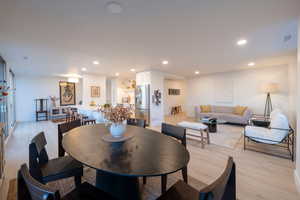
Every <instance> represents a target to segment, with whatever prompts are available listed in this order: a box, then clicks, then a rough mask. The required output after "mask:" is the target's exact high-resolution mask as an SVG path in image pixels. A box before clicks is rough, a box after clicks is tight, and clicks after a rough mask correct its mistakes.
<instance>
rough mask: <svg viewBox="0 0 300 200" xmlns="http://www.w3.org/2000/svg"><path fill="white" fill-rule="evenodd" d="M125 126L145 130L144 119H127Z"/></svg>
mask: <svg viewBox="0 0 300 200" xmlns="http://www.w3.org/2000/svg"><path fill="white" fill-rule="evenodd" d="M127 124H128V125H132V126H139V127H142V128H146V120H144V119H136V118H129V119H127Z"/></svg>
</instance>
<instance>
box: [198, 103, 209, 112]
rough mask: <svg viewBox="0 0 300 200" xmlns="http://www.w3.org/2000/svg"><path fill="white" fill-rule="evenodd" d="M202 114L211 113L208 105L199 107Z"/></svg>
mask: <svg viewBox="0 0 300 200" xmlns="http://www.w3.org/2000/svg"><path fill="white" fill-rule="evenodd" d="M200 109H201V112H202V113H209V112H211V106H210V105H202V106H200Z"/></svg>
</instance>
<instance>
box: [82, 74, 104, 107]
mask: <svg viewBox="0 0 300 200" xmlns="http://www.w3.org/2000/svg"><path fill="white" fill-rule="evenodd" d="M91 86H98V87H100V97H91ZM82 95H83V96H82V101H83V105H84V106H89V105H90V103H91V101H95V103H96V104H100V105H102V104H105V103H106V77H105V76H97V75H84V76H83V77H82Z"/></svg>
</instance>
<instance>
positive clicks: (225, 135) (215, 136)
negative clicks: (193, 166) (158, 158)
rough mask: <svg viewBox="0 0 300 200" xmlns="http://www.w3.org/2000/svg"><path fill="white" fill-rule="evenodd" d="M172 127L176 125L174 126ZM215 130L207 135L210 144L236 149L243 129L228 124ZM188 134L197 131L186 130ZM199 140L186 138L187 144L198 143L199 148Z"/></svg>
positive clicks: (158, 128) (156, 128)
mask: <svg viewBox="0 0 300 200" xmlns="http://www.w3.org/2000/svg"><path fill="white" fill-rule="evenodd" d="M174 125H176V124H174ZM149 129H152V130H155V131H159V132H160V130H161V127H160V126H155V127H149ZM217 129H218V130H217V132H216V133H210V134H209V136H210V143H211V144H215V145H219V146H223V147H228V148H232V149H234V148H236V147H237V145H238V144H239V142H240V140H241V139H242V136H243V131H244V127H242V126H238V125H230V124H218V128H217ZM188 133H196V134H199V131H194V130H191V129H188V130H187V134H188ZM199 140H200V139H199V138H196V137H192V136H191V137H189V136H188V143H189V144H191V145H197V143H199V146H201V145H200V141H199ZM198 141H199V142H198ZM197 146H198V145H197Z"/></svg>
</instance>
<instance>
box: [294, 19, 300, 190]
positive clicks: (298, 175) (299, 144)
mask: <svg viewBox="0 0 300 200" xmlns="http://www.w3.org/2000/svg"><path fill="white" fill-rule="evenodd" d="M298 22H299V23H298V61H297V63H298V68H297V69H298V71H297V78H298V81H297V102H300V80H299V77H300V18H299V21H298ZM298 130H300V106H299V104H297V134H296V137H297V138H296V169H295V183H296V186H297V189H298V191H299V192H300V134H299V133H298Z"/></svg>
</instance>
